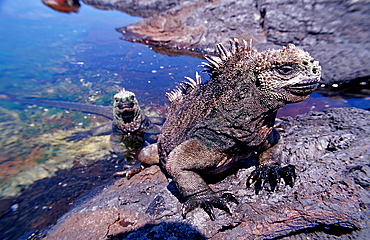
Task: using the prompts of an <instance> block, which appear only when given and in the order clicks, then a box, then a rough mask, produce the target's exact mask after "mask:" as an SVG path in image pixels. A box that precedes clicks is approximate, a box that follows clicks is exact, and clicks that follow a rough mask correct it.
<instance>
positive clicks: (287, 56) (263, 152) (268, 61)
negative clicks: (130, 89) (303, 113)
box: [139, 40, 321, 220]
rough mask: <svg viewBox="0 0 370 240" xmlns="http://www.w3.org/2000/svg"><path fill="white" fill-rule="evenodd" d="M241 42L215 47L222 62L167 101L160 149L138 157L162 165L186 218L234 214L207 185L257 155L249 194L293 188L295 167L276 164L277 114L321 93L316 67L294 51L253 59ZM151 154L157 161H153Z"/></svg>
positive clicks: (224, 197)
mask: <svg viewBox="0 0 370 240" xmlns="http://www.w3.org/2000/svg"><path fill="white" fill-rule="evenodd" d="M243 42H244V44H239V42H238V40H233V41H231V48H230V50H228V49H226V48H225V47H224V46H223V45H222V44H219V45H217V49H218V52H219V56H218V57H216V56H207V57H206V59H207V60H208V61H209V62H208V63H203V64H204V66H205V67H206V72H208V73H209V74H210V80H209V81H208V82H205V83H201V79H200V77H199V75H198V74H197V75H196V79H195V80H193V79H190V78H188V79H189V81H188V82H184V83H182V84H181V85H180V86H179V87H178V88H176V89H175V90H173V91H172V92H171V93H168V94H167V96H168V98H169V100H170V102H171V105H170V107H169V113H168V117H167V120H166V122H165V123H164V125H163V128H162V132H161V133H160V135H159V138H158V143H157V145H155V144H154V145H150V146H148V147H147V148H144V149H143V150H142V152H141V153H140V155H142V156H141V157H140V156H139V159H140V160H141V161H146V163H147V164H154V163H159V165H160V166H161V168H162V170H163V171H164V172H165V173H166V174H167V175H168V176H169V177H170V178H172V179H173V181H174V182H175V183H176V186H177V188H178V189H179V191H180V193H181V195H182V197H183V198H184V200H185V202H184V204H183V207H182V215H183V217H185V216H186V214H187V213H188V212H189V211H192V210H193V209H195V208H197V207H201V208H203V209H204V210H205V211H206V212H207V213H208V215H209V216H210V218H211V219H212V220H214V219H215V215H214V212H213V207H216V208H219V209H221V210H224V211H226V212H228V213H231V212H230V207H229V202H235V203H237V200H236V198H235V196H234V195H233V194H232V193H228V192H222V191H221V192H214V191H213V190H212V189H211V188H210V187H209V186H208V185H207V183H206V182H205V181H204V177H205V176H207V175H208V176H209V175H211V176H212V175H214V174H218V173H221V172H224V171H225V170H227V169H229V168H230V167H232V166H234V165H235V164H236V163H238V162H239V161H241V160H246V159H248V157H250V156H251V155H253V154H255V153H257V154H258V165H257V166H256V169H255V170H254V171H253V172H252V173H251V175H250V176H249V178H248V181H247V186H250V185H251V184H254V186H255V189H256V192H257V193H258V192H259V191H260V190H262V189H268V190H270V191H274V190H275V188H276V186H277V185H278V184H279V182H280V179H281V178H282V179H284V182H285V184H287V185H290V186H291V187H292V186H293V183H294V179H295V168H294V166H292V165H288V166H284V167H282V166H281V163H280V161H281V160H280V158H281V157H280V151H279V148H280V147H281V143H280V142H279V139H280V135H279V133H278V131H277V130H276V129H275V128H274V127H273V126H274V122H275V118H276V113H277V110H278V109H279V108H281V107H283V106H284V105H286V104H288V103H294V102H300V101H303V100H305V99H306V98H308V96H309V95H310V94H311V93H312V92H313V91H314V90H315V89H316V88H317V86H318V83H319V81H320V76H321V67H320V66H319V63H318V62H317V61H315V60H314V59H313V58H312V57H311V56H310V55H309V54H308V53H307V52H305V51H303V50H301V49H299V48H297V47H295V46H294V45H292V44H289V45H288V46H286V47H283V48H282V49H280V50H266V51H264V52H258V51H257V50H256V49H254V48H252V47H251V46H250V45H249V44H247V43H246V42H245V41H243ZM156 150H158V153H159V159H158V157H157V156H155V154H154V155H153V151H156ZM158 160H159V162H158Z"/></svg>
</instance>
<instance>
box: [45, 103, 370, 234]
mask: <svg viewBox="0 0 370 240" xmlns="http://www.w3.org/2000/svg"><path fill="white" fill-rule="evenodd" d="M279 121H280V125H281V128H282V129H284V131H283V132H282V136H283V137H284V141H285V144H284V149H283V156H284V162H285V163H288V162H289V163H290V164H293V165H295V166H296V168H297V179H296V183H295V185H294V187H293V188H290V187H284V185H283V184H281V185H280V188H279V190H278V191H277V192H274V193H270V192H267V191H262V192H260V194H258V195H256V194H255V192H254V190H253V189H252V188H246V186H245V183H246V179H247V177H248V175H249V174H250V173H251V171H252V170H253V169H254V167H250V166H249V167H248V166H244V168H242V167H241V168H235V169H233V171H231V172H229V174H228V175H226V176H220V178H219V179H217V180H215V179H213V182H211V183H212V184H210V186H211V187H212V188H213V189H214V190H215V191H218V190H229V191H232V192H233V193H235V195H236V197H237V198H238V200H239V204H238V205H235V204H234V205H232V206H231V208H232V210H233V215H232V216H230V215H228V214H227V213H225V212H223V211H221V210H218V209H216V210H215V211H216V212H215V214H216V216H217V219H216V220H215V221H211V220H209V217H208V215H207V214H206V213H205V212H204V211H202V210H201V209H198V210H194V211H192V212H190V213H189V214H188V216H187V218H186V219H182V217H181V213H180V210H181V203H180V202H179V200H178V199H177V197H178V194H177V192H176V188H175V187H174V185H173V184H172V183H170V184H168V183H167V180H166V178H165V176H164V175H163V174H162V172H161V171H160V169H159V167H157V166H152V167H150V168H147V169H145V170H144V171H143V172H141V173H139V174H137V175H135V176H134V177H132V178H131V179H130V180H127V179H118V180H116V181H115V182H114V183H113V184H111V185H108V186H104V187H101V188H100V189H98V190H95V191H94V192H92V193H90V194H89V195H87V196H86V197H84V198H82V199H80V200H79V202H78V203H76V204H75V205H74V206H73V207H72V208H71V210H70V211H69V212H68V213H66V214H65V215H64V216H63V217H61V218H60V219H59V221H58V223H57V224H56V225H54V226H53V227H51V228H50V229H49V230H44V231H43V233H42V234H40V236H41V235H43V237H45V239H157V238H158V239H169V238H171V239H205V238H210V239H266V238H268V239H271V238H279V239H307V238H311V239H318V238H321V239H322V238H325V239H338V238H340V239H353V238H354V237H355V238H356V239H367V236H368V235H369V234H370V230H369V228H368V227H369V226H370V220H369V217H370V212H369V206H370V205H369V204H370V193H369V189H370V164H369V158H370V148H369V142H370V112H369V111H365V110H360V109H355V108H332V109H328V110H326V111H324V112H309V113H307V114H304V115H299V116H297V117H296V118H294V119H293V118H290V117H287V118H282V119H280V120H279Z"/></svg>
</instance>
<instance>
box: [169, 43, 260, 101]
mask: <svg viewBox="0 0 370 240" xmlns="http://www.w3.org/2000/svg"><path fill="white" fill-rule="evenodd" d="M242 41H243V44H240V43H239V40H238V39H236V38H234V39H231V40H230V49H227V48H225V46H224V45H223V44H222V43H219V44H217V45H216V50H217V53H218V56H211V55H206V56H205V58H206V60H207V61H208V63H207V62H202V65H201V66H203V67H205V68H206V69H205V70H204V71H203V72H208V73H211V74H213V73H216V72H218V71H220V69H221V67H222V66H223V65H225V63H226V62H227V61H229V60H230V59H231V58H232V57H235V56H236V57H238V56H241V55H243V54H244V56H245V54H247V56H249V55H250V54H254V53H255V51H256V50H254V49H252V40H251V41H250V42H249V43H248V42H247V41H245V40H244V39H243V40H242ZM248 54H249V55H248ZM185 78H186V79H187V80H188V81H184V82H181V83H180V85H179V86H178V87H176V88H175V89H174V90H172V91H171V92H169V93H166V97H167V98H168V99H169V100H170V102H173V101H175V100H176V99H179V98H180V97H181V96H183V95H184V94H187V93H189V92H190V91H191V90H193V89H195V88H196V87H197V85H199V84H201V82H202V80H201V78H200V75H199V74H198V73H197V72H196V74H195V80H194V79H192V78H189V77H185Z"/></svg>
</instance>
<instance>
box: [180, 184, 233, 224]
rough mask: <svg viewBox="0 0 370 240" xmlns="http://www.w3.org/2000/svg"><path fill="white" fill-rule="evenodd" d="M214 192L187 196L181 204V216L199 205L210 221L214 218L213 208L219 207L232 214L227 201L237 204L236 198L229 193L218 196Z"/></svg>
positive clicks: (184, 215) (184, 216)
mask: <svg viewBox="0 0 370 240" xmlns="http://www.w3.org/2000/svg"><path fill="white" fill-rule="evenodd" d="M217 195H218V193H215V192H208V191H207V192H201V193H197V194H194V195H192V196H189V197H188V198H187V200H186V202H185V203H184V204H183V205H182V217H183V218H186V214H187V213H188V212H190V211H192V210H194V209H195V208H198V207H201V208H202V209H203V210H204V211H205V212H206V213H207V214H208V216H209V217H210V219H211V220H212V221H214V220H215V219H216V216H215V214H214V211H213V208H214V207H215V208H218V209H221V210H223V211H225V212H227V213H228V214H230V215H232V212H231V210H230V206H229V202H233V203H236V204H238V203H239V202H238V200H237V199H236V198H235V196H234V195H233V194H231V193H223V194H222V195H221V196H220V197H218V196H217Z"/></svg>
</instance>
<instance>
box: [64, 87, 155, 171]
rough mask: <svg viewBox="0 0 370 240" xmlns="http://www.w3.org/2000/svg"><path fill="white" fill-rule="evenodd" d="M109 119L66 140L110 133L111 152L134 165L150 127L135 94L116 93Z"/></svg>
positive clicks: (122, 91) (125, 91)
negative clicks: (105, 122)
mask: <svg viewBox="0 0 370 240" xmlns="http://www.w3.org/2000/svg"><path fill="white" fill-rule="evenodd" d="M66 106H69V105H68V104H67V105H66ZM90 108H93V107H90ZM111 111H112V110H111ZM112 116H113V117H112ZM110 117H111V118H113V121H110V122H108V123H107V124H104V125H102V126H99V127H96V128H93V129H90V130H88V131H83V132H76V133H74V134H73V135H72V136H70V137H67V138H66V140H67V141H79V140H82V139H84V138H87V137H91V136H96V135H100V134H105V133H111V135H110V145H111V147H112V149H113V151H114V152H115V153H117V154H122V155H123V157H124V158H125V159H126V161H128V162H129V163H131V164H132V163H135V162H136V160H137V155H138V153H139V151H140V150H141V149H142V147H143V145H144V133H145V132H146V131H147V130H148V129H149V127H151V123H150V120H149V119H148V118H147V117H146V116H145V115H144V113H143V112H142V111H141V109H140V106H139V103H138V101H137V99H136V97H135V94H134V93H132V92H130V91H127V90H125V89H124V88H123V89H121V90H120V91H119V92H118V93H116V94H115V95H114V102H113V113H112V114H111V116H110ZM117 176H120V175H119V174H118V175H117Z"/></svg>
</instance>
